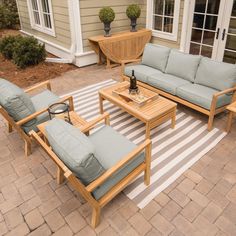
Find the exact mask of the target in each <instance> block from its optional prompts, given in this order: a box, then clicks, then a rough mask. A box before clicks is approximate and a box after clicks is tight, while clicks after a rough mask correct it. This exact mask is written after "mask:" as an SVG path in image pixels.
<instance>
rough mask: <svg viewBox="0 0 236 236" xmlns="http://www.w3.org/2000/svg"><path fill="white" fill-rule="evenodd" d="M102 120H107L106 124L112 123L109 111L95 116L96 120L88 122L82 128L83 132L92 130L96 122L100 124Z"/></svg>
mask: <svg viewBox="0 0 236 236" xmlns="http://www.w3.org/2000/svg"><path fill="white" fill-rule="evenodd" d="M102 120H104V121H105V124H106V125H110V118H109V114H108V113H107V112H104V113H103V114H102V115H100V116H99V117H97V118H95V119H94V120H92V121H90V122H88V124H87V125H85V126H84V127H83V128H82V129H81V132H83V133H87V132H88V131H90V130H91V129H93V128H94V126H95V125H96V124H98V123H99V122H101V121H102Z"/></svg>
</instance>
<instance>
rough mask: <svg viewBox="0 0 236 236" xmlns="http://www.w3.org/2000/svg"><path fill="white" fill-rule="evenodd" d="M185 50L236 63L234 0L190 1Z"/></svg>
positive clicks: (235, 12) (235, 8) (235, 1)
mask: <svg viewBox="0 0 236 236" xmlns="http://www.w3.org/2000/svg"><path fill="white" fill-rule="evenodd" d="M190 12H191V13H192V14H190V15H191V16H192V17H190V21H189V26H188V32H189V33H188V36H187V41H188V44H187V48H186V51H187V52H189V53H191V54H197V55H203V56H207V57H210V58H212V59H215V60H218V61H225V62H229V63H233V64H236V0H191V3H190Z"/></svg>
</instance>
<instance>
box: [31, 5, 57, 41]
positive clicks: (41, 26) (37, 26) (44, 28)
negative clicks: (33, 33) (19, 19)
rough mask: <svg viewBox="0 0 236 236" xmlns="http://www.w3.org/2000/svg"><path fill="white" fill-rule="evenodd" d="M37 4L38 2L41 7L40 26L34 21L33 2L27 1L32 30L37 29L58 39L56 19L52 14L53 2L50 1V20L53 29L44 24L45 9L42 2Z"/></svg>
mask: <svg viewBox="0 0 236 236" xmlns="http://www.w3.org/2000/svg"><path fill="white" fill-rule="evenodd" d="M37 2H38V7H39V18H40V23H41V24H40V25H38V24H36V23H35V21H34V16H33V7H32V1H31V0H27V5H28V11H29V17H30V25H31V27H32V29H35V30H37V31H40V32H43V33H45V34H49V35H51V36H53V37H56V33H55V27H54V19H53V13H52V1H51V0H48V5H49V10H50V18H51V24H52V28H51V29H49V28H47V27H45V26H44V25H45V23H44V17H43V8H42V4H41V0H40V1H37Z"/></svg>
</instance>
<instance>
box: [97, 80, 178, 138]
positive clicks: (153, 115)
mask: <svg viewBox="0 0 236 236" xmlns="http://www.w3.org/2000/svg"><path fill="white" fill-rule="evenodd" d="M127 83H129V82H127V81H125V82H122V83H118V84H115V85H112V86H110V87H108V88H104V89H101V90H100V91H99V105H100V113H103V112H104V108H103V101H104V100H107V101H109V102H111V103H112V104H114V105H116V106H118V107H120V108H121V109H122V110H124V111H126V112H128V113H129V114H130V115H132V116H134V117H136V118H137V119H139V120H141V121H142V122H144V123H145V124H146V138H150V131H151V129H153V128H154V127H157V126H158V125H160V124H162V123H164V122H165V121H167V120H169V119H171V121H172V128H174V127H175V118H176V108H177V104H176V103H174V102H172V101H170V100H168V99H166V98H163V97H161V96H159V97H158V98H157V99H155V100H153V101H149V102H147V103H146V104H145V105H143V106H141V107H139V106H137V105H135V104H134V103H133V102H127V101H126V100H125V99H123V98H122V97H120V96H118V95H114V93H113V91H114V90H116V89H118V88H120V87H123V86H125V85H126V84H127ZM139 89H140V91H141V92H142V89H145V88H143V87H139Z"/></svg>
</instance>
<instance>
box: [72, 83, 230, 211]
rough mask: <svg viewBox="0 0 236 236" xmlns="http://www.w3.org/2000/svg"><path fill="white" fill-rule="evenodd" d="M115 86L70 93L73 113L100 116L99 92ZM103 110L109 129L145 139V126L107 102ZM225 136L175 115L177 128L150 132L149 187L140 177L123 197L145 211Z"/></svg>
mask: <svg viewBox="0 0 236 236" xmlns="http://www.w3.org/2000/svg"><path fill="white" fill-rule="evenodd" d="M114 83H116V82H115V81H113V80H107V81H104V82H101V83H98V84H94V85H91V86H88V87H86V88H83V89H80V90H78V91H75V92H72V93H70V95H72V96H73V97H74V102H75V110H76V111H77V112H78V114H79V115H80V116H82V117H83V118H85V119H86V120H91V119H93V118H94V117H96V116H97V115H99V105H98V104H99V103H98V90H99V89H101V88H104V87H106V86H110V85H112V84H114ZM104 108H105V110H106V111H107V112H109V113H110V116H111V125H112V127H114V128H115V129H116V130H117V131H118V132H120V133H121V134H123V135H125V136H126V137H127V138H128V139H130V140H131V141H132V142H134V143H136V144H139V143H141V142H142V141H144V139H145V127H144V124H143V123H142V122H141V121H139V120H137V119H136V118H134V117H132V116H130V115H129V114H128V113H126V112H123V111H122V110H121V109H119V108H118V107H116V106H114V105H112V104H111V103H109V102H107V101H106V102H105V103H104ZM225 135H226V133H225V132H222V131H220V130H219V129H216V128H214V129H213V130H212V131H211V132H208V131H207V124H206V123H204V122H202V121H200V120H197V119H195V118H194V117H192V116H189V115H187V114H185V113H184V112H181V111H177V117H176V127H175V129H174V130H173V129H171V128H170V121H168V122H166V123H164V124H162V125H160V126H159V127H157V128H155V129H153V130H152V131H151V139H152V164H151V169H152V170H151V184H150V186H149V187H146V186H145V185H144V183H143V176H139V177H138V178H137V179H136V180H135V181H134V182H133V183H132V184H130V185H129V186H128V187H127V188H126V189H125V190H124V192H125V194H126V195H127V196H128V197H129V198H130V199H132V200H133V201H134V202H135V203H136V204H137V205H138V207H140V208H143V207H145V206H146V205H147V204H148V203H149V202H150V201H151V200H152V199H153V198H154V197H156V196H157V195H158V194H159V193H160V192H161V191H163V190H164V189H165V188H166V187H168V186H169V185H170V184H171V183H173V182H174V181H175V180H176V179H177V178H178V177H179V176H180V175H181V174H182V173H183V172H184V171H185V170H187V169H188V168H189V167H191V166H192V165H193V164H194V163H195V162H196V161H197V160H199V159H200V158H201V157H202V156H204V155H205V154H206V153H207V152H208V151H209V150H211V149H212V148H213V147H214V146H215V145H216V144H217V143H218V142H219V141H220V140H221V139H222V138H223V137H224V136H225Z"/></svg>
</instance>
